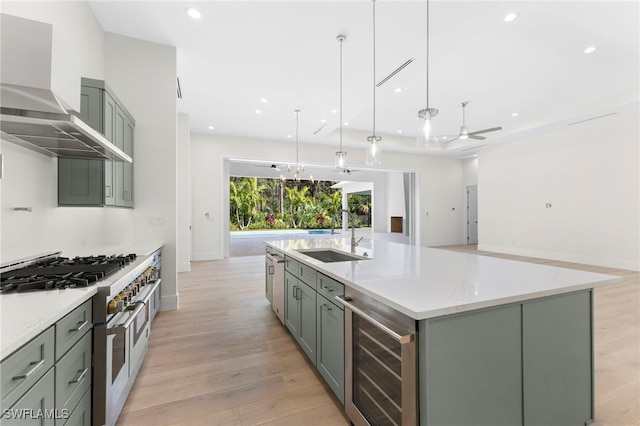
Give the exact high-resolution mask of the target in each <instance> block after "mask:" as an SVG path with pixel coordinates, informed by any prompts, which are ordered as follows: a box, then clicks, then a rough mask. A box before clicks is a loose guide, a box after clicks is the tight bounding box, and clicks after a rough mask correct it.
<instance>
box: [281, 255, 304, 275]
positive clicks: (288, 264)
mask: <svg viewBox="0 0 640 426" xmlns="http://www.w3.org/2000/svg"><path fill="white" fill-rule="evenodd" d="M284 269H286V270H287V271H289V272H291V273H292V274H293V275H295V276H298V274H299V273H300V270H299V269H300V262H298V261H297V260H295V259H292V258H290V257H289V256H285V257H284Z"/></svg>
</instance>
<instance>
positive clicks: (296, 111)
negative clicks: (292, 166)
mask: <svg viewBox="0 0 640 426" xmlns="http://www.w3.org/2000/svg"><path fill="white" fill-rule="evenodd" d="M293 112H295V113H296V173H297V172H298V169H299V168H300V167H299V166H298V120H299V118H300V110H299V109H297V110H295V111H293Z"/></svg>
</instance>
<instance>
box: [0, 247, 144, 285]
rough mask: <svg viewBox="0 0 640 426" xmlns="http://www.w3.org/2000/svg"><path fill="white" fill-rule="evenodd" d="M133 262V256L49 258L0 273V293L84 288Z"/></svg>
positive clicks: (134, 256) (134, 257)
mask: <svg viewBox="0 0 640 426" xmlns="http://www.w3.org/2000/svg"><path fill="white" fill-rule="evenodd" d="M135 259H136V255H135V254H128V255H118V256H116V255H112V256H105V255H101V256H88V257H74V258H68V257H52V258H49V259H45V260H40V261H37V262H35V263H31V264H29V265H27V266H23V267H19V268H17V269H13V270H10V271H4V272H2V273H0V292H1V293H9V292H23V291H35V290H52V289H66V288H75V287H88V286H90V285H92V284H94V283H96V282H98V281H100V280H102V279H104V278H106V277H108V276H109V275H111V274H113V273H115V272H117V271H118V270H119V269H120V268H122V267H123V266H125V265H127V264H128V263H130V262H132V261H133V260H135Z"/></svg>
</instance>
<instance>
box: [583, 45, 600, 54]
mask: <svg viewBox="0 0 640 426" xmlns="http://www.w3.org/2000/svg"><path fill="white" fill-rule="evenodd" d="M597 49H598V47H597V46H589V47H587V48H586V49H584V53H587V54H589V53H593V52H595V51H596V50H597Z"/></svg>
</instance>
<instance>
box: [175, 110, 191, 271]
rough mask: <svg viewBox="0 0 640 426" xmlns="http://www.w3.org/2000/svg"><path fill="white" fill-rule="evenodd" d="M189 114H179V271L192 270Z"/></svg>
mask: <svg viewBox="0 0 640 426" xmlns="http://www.w3.org/2000/svg"><path fill="white" fill-rule="evenodd" d="M189 130H190V129H189V116H188V115H186V114H178V224H177V225H178V272H188V271H190V270H191V262H190V260H191V158H190V155H189V152H190V149H191V148H190V147H191V139H190V138H191V136H190V134H189Z"/></svg>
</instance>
